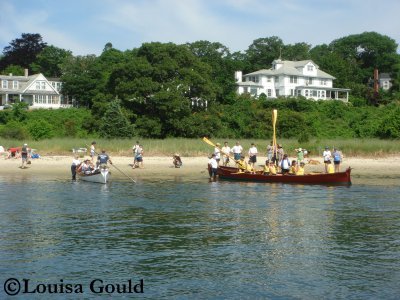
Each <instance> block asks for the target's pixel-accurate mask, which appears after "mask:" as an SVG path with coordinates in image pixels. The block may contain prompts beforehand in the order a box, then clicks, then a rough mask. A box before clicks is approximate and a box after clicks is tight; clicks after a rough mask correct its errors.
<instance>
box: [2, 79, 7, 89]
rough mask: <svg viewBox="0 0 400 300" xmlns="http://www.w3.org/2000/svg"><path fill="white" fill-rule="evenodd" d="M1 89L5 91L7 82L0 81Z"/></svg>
mask: <svg viewBox="0 0 400 300" xmlns="http://www.w3.org/2000/svg"><path fill="white" fill-rule="evenodd" d="M1 87H2V88H3V89H7V88H8V80H2V81H1Z"/></svg>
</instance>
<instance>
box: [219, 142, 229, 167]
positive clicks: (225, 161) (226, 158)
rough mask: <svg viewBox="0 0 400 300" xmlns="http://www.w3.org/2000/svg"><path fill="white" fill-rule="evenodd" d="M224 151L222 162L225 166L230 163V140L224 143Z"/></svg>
mask: <svg viewBox="0 0 400 300" xmlns="http://www.w3.org/2000/svg"><path fill="white" fill-rule="evenodd" d="M221 151H222V164H223V165H224V166H227V165H229V153H230V152H231V147H229V146H228V142H225V143H224V146H223V147H222V149H221Z"/></svg>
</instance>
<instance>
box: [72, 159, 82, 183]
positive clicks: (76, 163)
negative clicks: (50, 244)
mask: <svg viewBox="0 0 400 300" xmlns="http://www.w3.org/2000/svg"><path fill="white" fill-rule="evenodd" d="M80 164H81V161H80V159H79V156H78V155H76V156H75V157H74V159H73V160H72V165H71V174H72V180H74V181H75V180H76V169H77V168H78V167H79V165H80Z"/></svg>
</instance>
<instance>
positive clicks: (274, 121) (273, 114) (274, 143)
mask: <svg viewBox="0 0 400 300" xmlns="http://www.w3.org/2000/svg"><path fill="white" fill-rule="evenodd" d="M277 118H278V111H277V110H276V109H274V110H273V111H272V128H273V136H272V145H273V147H274V152H275V157H277V151H278V149H277V148H278V147H277V143H276V132H275V125H276V119H277Z"/></svg>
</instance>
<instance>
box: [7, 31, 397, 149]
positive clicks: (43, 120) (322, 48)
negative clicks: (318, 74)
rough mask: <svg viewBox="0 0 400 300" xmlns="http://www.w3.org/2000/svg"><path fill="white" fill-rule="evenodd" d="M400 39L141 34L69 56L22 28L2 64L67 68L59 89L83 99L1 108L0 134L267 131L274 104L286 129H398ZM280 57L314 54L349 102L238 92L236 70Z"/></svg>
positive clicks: (49, 72)
mask: <svg viewBox="0 0 400 300" xmlns="http://www.w3.org/2000/svg"><path fill="white" fill-rule="evenodd" d="M397 48H398V45H397V44H396V43H395V41H394V40H393V39H391V38H390V37H388V36H384V35H380V34H379V33H376V32H364V33H361V34H354V35H350V36H347V37H343V38H339V39H337V40H334V41H332V42H331V43H330V44H329V45H326V44H323V45H317V46H315V47H311V45H309V44H307V43H296V44H293V45H292V44H289V45H285V44H284V43H283V41H282V40H281V39H280V38H279V37H276V36H272V37H266V38H259V39H256V40H254V42H253V43H252V44H251V45H250V46H249V47H248V49H247V50H245V51H243V52H234V53H231V52H230V50H229V49H228V48H227V47H225V46H224V45H222V44H220V43H212V42H208V41H196V42H194V43H187V44H184V45H176V44H173V43H158V42H154V43H145V44H143V45H142V46H141V47H139V48H135V49H132V50H127V51H120V50H117V49H115V48H113V46H112V44H111V43H107V44H106V45H105V47H104V49H103V52H102V53H101V55H100V56H96V55H86V56H73V55H72V53H71V52H70V51H68V50H64V49H60V48H57V47H55V46H52V45H50V46H48V45H47V44H46V43H44V42H43V41H42V38H41V36H40V34H22V37H21V38H19V39H16V40H13V41H12V42H11V43H10V46H8V47H6V48H4V50H3V56H2V57H1V58H0V72H1V73H3V74H4V73H8V72H9V73H13V74H16V75H21V74H23V69H24V68H29V69H30V70H31V71H33V72H41V73H43V74H44V75H45V76H49V77H61V79H62V81H63V90H62V92H63V94H64V95H68V96H69V97H71V98H73V99H75V100H76V101H75V103H76V105H77V107H79V108H74V109H62V110H58V111H51V110H37V111H28V110H27V109H26V107H24V106H23V104H17V105H14V107H13V108H12V109H11V110H6V111H0V136H3V137H11V138H12V137H13V138H19V139H24V138H29V137H30V138H32V139H36V140H38V139H44V138H51V137H60V136H69V137H83V136H102V137H107V138H111V137H130V136H132V135H136V136H142V137H150V138H165V137H200V136H204V135H207V136H217V137H227V138H229V137H231V138H236V137H246V138H268V137H270V136H271V130H272V129H271V110H272V109H275V108H276V109H278V110H279V119H278V123H279V124H278V135H279V136H280V137H282V138H296V139H298V140H301V141H307V140H308V139H310V138H311V137H320V138H335V137H361V138H367V137H379V138H400V119H399V117H398V116H399V111H400V108H399V96H400V92H399V91H400V90H399V87H400V85H399V82H400V55H399V54H398V53H397ZM278 57H281V58H282V59H286V60H304V59H312V60H313V61H314V62H315V63H316V64H318V65H319V67H320V68H321V69H322V70H324V71H326V72H327V73H329V74H331V75H333V76H335V77H336V81H335V86H336V87H343V88H350V89H351V99H350V103H348V104H346V103H342V102H339V101H317V102H315V101H310V100H305V99H302V98H285V99H277V100H276V99H274V100H269V99H267V98H266V97H260V98H258V99H253V98H251V97H250V96H247V95H242V96H238V95H237V94H236V92H235V91H236V86H235V81H234V72H235V71H237V70H242V71H243V72H244V73H247V72H252V71H255V70H258V69H263V68H269V67H270V65H271V62H272V61H273V60H274V59H276V58H278ZM22 58H23V60H22ZM374 68H378V69H379V71H380V72H385V73H389V74H390V76H391V78H392V79H393V87H392V89H391V90H390V91H388V92H383V91H382V92H381V93H380V94H379V95H377V94H374V93H373V92H372V89H371V86H370V82H371V77H372V76H373V70H374ZM115 99H118V101H116V100H115Z"/></svg>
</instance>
